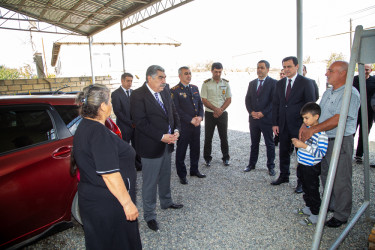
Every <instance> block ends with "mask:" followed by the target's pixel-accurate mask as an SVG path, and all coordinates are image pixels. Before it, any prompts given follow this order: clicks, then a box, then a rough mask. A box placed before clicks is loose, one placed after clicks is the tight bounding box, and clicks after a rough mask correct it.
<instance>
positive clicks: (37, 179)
mask: <svg viewBox="0 0 375 250" xmlns="http://www.w3.org/2000/svg"><path fill="white" fill-rule="evenodd" d="M0 138H1V143H0V201H1V205H0V221H1V223H2V226H1V227H0V247H1V246H3V245H5V244H7V245H8V243H10V242H12V244H13V243H16V242H19V241H23V240H25V239H28V238H31V237H32V236H35V235H38V234H40V233H41V232H43V231H44V230H46V229H48V228H49V227H51V226H52V225H54V224H55V223H58V222H60V221H64V220H65V221H70V206H71V201H72V198H73V196H74V193H75V191H76V188H77V180H76V178H75V177H72V176H70V172H69V168H70V153H71V149H72V144H73V137H72V135H71V134H70V133H69V130H67V128H66V125H65V124H64V122H63V121H62V120H61V118H60V117H59V116H58V113H57V112H56V111H55V110H54V109H53V108H52V107H51V106H50V105H46V104H44V105H43V104H41V105H36V104H33V105H16V106H0Z"/></svg>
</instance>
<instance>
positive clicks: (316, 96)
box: [302, 65, 319, 101]
mask: <svg viewBox="0 0 375 250" xmlns="http://www.w3.org/2000/svg"><path fill="white" fill-rule="evenodd" d="M302 74H303V76H304V77H306V74H307V68H306V65H303V71H302ZM309 79H310V80H311V82H312V84H313V87H314V91H315V92H314V93H315V99H316V100H315V101H317V100H318V99H319V88H318V84H316V81H315V80H313V79H311V78H309Z"/></svg>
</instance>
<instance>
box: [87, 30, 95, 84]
mask: <svg viewBox="0 0 375 250" xmlns="http://www.w3.org/2000/svg"><path fill="white" fill-rule="evenodd" d="M87 38H88V39H89V51H90V66H91V79H92V84H95V75H94V66H93V65H92V39H93V38H92V36H88V37H87Z"/></svg>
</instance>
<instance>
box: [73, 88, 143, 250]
mask: <svg viewBox="0 0 375 250" xmlns="http://www.w3.org/2000/svg"><path fill="white" fill-rule="evenodd" d="M77 102H78V103H80V104H81V116H82V117H83V120H82V122H81V123H80V124H79V126H78V128H77V131H76V133H75V135H74V141H73V146H74V153H73V157H74V160H75V162H74V160H73V161H72V168H73V171H74V168H75V166H76V165H77V166H78V168H79V170H80V175H81V179H80V182H79V184H78V197H79V209H80V214H81V217H82V222H83V228H84V231H85V241H86V248H87V249H142V244H141V240H140V236H139V229H138V221H137V218H138V209H137V207H136V206H135V204H134V202H135V197H136V196H135V185H136V171H135V167H134V162H135V152H134V149H133V148H132V147H131V146H130V145H129V144H128V143H126V142H125V141H123V140H121V139H120V138H119V137H118V136H117V135H115V134H114V133H113V132H112V131H111V130H109V129H108V128H106V127H105V125H104V123H105V120H106V119H107V118H108V117H109V115H110V114H111V111H112V104H111V100H110V91H109V89H108V88H107V87H105V86H103V85H99V84H96V85H91V86H88V87H86V88H84V89H83V91H82V92H80V93H79V94H78V96H77ZM75 163H76V165H75Z"/></svg>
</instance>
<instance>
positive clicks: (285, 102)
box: [271, 56, 315, 188]
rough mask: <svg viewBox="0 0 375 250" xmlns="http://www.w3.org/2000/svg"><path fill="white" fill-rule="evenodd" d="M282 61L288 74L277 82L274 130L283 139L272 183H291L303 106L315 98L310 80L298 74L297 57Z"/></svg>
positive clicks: (273, 116) (273, 114)
mask: <svg viewBox="0 0 375 250" xmlns="http://www.w3.org/2000/svg"><path fill="white" fill-rule="evenodd" d="M282 63H283V69H284V72H285V76H286V77H285V78H283V79H281V80H279V81H278V82H277V84H276V90H275V95H274V98H273V104H272V105H273V106H272V123H273V127H272V130H273V133H274V134H275V135H279V138H280V146H279V159H280V176H279V178H278V179H277V180H276V181H273V182H272V183H271V184H272V185H280V184H281V183H284V182H289V175H290V171H289V168H290V148H291V144H292V141H291V139H292V138H298V131H299V129H300V127H301V125H302V117H301V115H300V111H301V108H302V106H303V105H305V104H306V103H308V102H314V101H315V94H314V87H313V85H312V83H311V80H309V79H308V78H306V77H304V76H301V75H299V74H298V73H297V70H298V59H297V58H296V57H294V56H290V57H286V58H284V59H283V61H282ZM298 175H299V174H298V169H297V177H298ZM297 188H298V185H297Z"/></svg>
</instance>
